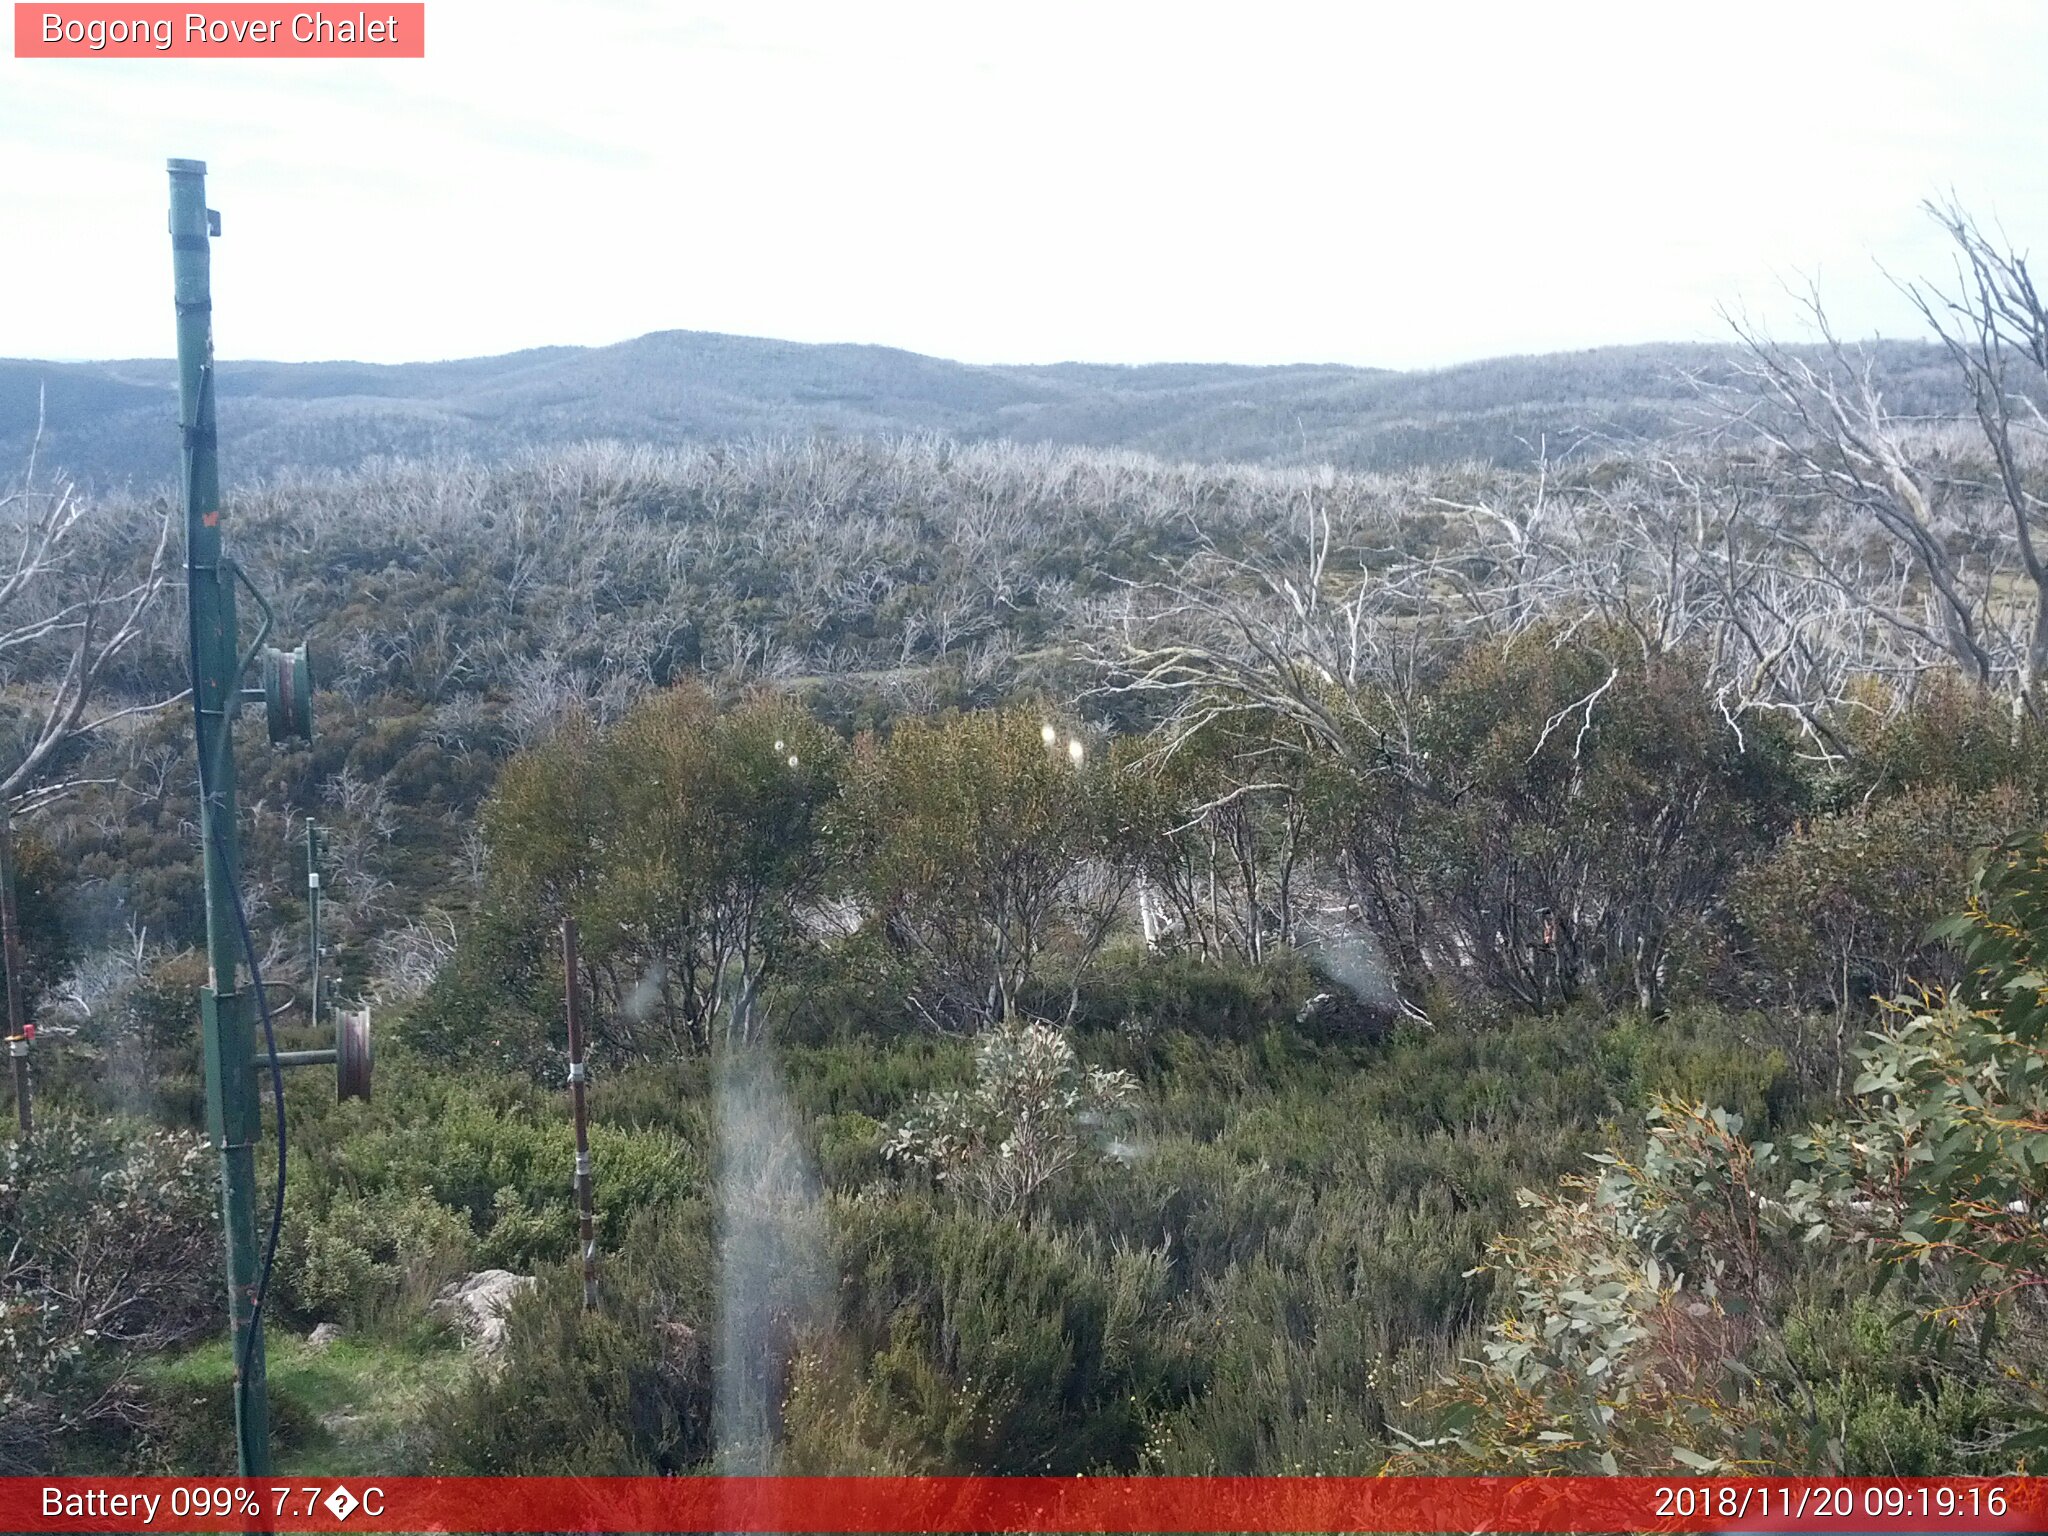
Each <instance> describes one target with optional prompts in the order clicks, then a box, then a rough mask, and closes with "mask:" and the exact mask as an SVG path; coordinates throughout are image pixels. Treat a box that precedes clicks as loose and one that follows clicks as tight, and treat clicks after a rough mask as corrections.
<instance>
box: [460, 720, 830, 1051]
mask: <svg viewBox="0 0 2048 1536" xmlns="http://www.w3.org/2000/svg"><path fill="white" fill-rule="evenodd" d="M839 758H840V749H839V744H838V741H837V739H836V738H834V737H833V736H832V735H831V734H830V733H829V732H827V731H826V730H825V729H824V728H823V727H822V726H820V725H819V724H818V723H817V722H816V721H815V720H814V719H812V717H811V716H810V715H809V714H808V713H806V712H805V711H804V710H803V709H801V708H800V707H798V706H795V705H793V704H791V703H790V702H789V701H787V700H784V699H778V698H775V697H773V696H767V695H763V696H760V697H757V698H754V699H750V700H748V701H745V702H743V703H741V704H740V705H739V706H738V707H736V708H733V709H729V710H723V711H721V710H720V709H718V708H717V706H716V704H715V702H714V701H713V700H712V698H711V696H710V695H709V694H708V693H706V692H705V691H704V690H703V689H701V688H698V687H682V688H674V689H670V690H667V691H665V692H663V693H659V694H655V695H652V696H651V697H649V698H647V699H645V700H643V701H642V702H641V703H640V704H638V705H637V706H635V708H634V709H633V710H632V711H631V712H630V713H628V714H627V715H626V717H625V718H624V719H623V720H621V721H620V722H619V724H618V725H617V726H615V727H614V728H613V729H611V730H608V731H603V732H599V731H596V730H594V729H593V728H591V727H590V726H589V725H587V724H585V723H580V722H579V723H575V724H572V725H571V726H569V727H568V728H566V729H564V730H563V731H561V732H559V733H557V734H556V735H555V736H554V737H552V738H551V739H550V740H548V741H547V742H546V743H545V744H543V745H542V746H540V747H538V748H536V749H534V750H533V751H531V752H529V753H527V754H525V755H523V756H521V757H520V758H518V759H515V760H514V762H513V763H512V764H510V765H509V766H508V768H507V770H506V772H505V774H504V776H503V778H502V780H501V781H500V784H499V788H498V792H497V795H496V796H495V798H494V799H493V800H492V802H491V804H490V806H489V807H488V809H487V812H486V817H485V830H486V834H487V837H488V839H489V843H490V848H491V855H492V858H493V860H494V861H495V865H496V868H497V871H498V885H497V888H496V890H495V892H494V896H493V900H494V903H495V906H496V908H497V910H498V911H499V912H501V913H504V914H506V915H507V916H509V915H510V914H512V913H514V912H518V913H521V914H523V921H524V925H525V926H526V928H527V931H529V932H531V931H533V930H535V929H544V928H547V927H551V926H552V923H551V920H552V919H555V918H559V917H561V916H565V915H566V916H574V917H575V918H577V919H578V921H579V923H580V925H581V928H582V933H583V943H582V949H581V953H580V956H579V958H580V960H581V962H582V964H583V965H584V966H585V968H586V974H585V976H584V977H583V978H581V980H582V982H583V984H585V985H586V986H589V987H590V989H591V991H592V994H593V997H594V999H595V1001H596V1003H597V1005H598V1008H597V1021H598V1030H599V1034H600V1038H602V1039H603V1040H605V1041H606V1042H607V1043H609V1044H611V1045H612V1046H614V1047H615V1048H616V1049H619V1050H621V1051H623V1052H625V1053H627V1054H628V1055H633V1056H659V1055H661V1054H664V1053H674V1052H677V1051H681V1050H687V1049H692V1048H694V1049H703V1048H706V1047H708V1046H709V1044H710V1043H711V1040H712V1037H713V1034H714V1031H715V1030H722V1031H724V1032H725V1033H726V1034H727V1035H729V1036H730V1037H732V1038H740V1039H744V1038H751V1036H752V1035H753V1034H754V1033H755V1032H756V1031H757V1030H758V1028H759V1026H760V1020H759V1019H758V1017H757V1013H758V1009H759V1005H760V999H761V986H762V983H763V980H764V978H765V977H766V976H767V974H768V973H769V972H770V971H771V970H772V968H773V967H774V966H775V965H776V964H777V963H778V962H779V961H781V960H782V959H783V958H785V957H786V955H787V954H788V952H789V951H790V950H791V948H793V947H794V946H795V945H796V944H797V942H798V941H799V939H800V937H801V929H800V925H799V919H798V914H799V912H800V911H801V910H802V909H803V908H804V907H805V906H806V905H807V904H808V903H809V902H810V901H812V900H813V899H814V898H815V897H816V896H817V894H818V892H819V890H820V887H821V884H822V881H823V878H824V871H825V863H824V850H823V847H822V844H821V837H820V834H821V828H820V819H821V816H822V813H823V810H824V807H825V806H826V804H827V803H828V802H829V801H830V800H831V799H832V797H833V795H834V794H835V792H836V790H837V782H838V772H839V766H838V765H839ZM514 921H515V922H516V921H519V920H518V919H515V920H514Z"/></svg>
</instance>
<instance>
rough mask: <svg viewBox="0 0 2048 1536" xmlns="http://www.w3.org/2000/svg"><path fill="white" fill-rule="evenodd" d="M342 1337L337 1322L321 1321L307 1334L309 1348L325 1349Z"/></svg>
mask: <svg viewBox="0 0 2048 1536" xmlns="http://www.w3.org/2000/svg"><path fill="white" fill-rule="evenodd" d="M340 1337H341V1328H340V1326H339V1325H338V1324H335V1323H320V1324H317V1325H315V1327H314V1329H313V1331H312V1332H311V1333H309V1334H307V1335H306V1347H307V1348H308V1349H325V1348H327V1346H328V1345H330V1344H332V1343H334V1342H335V1341H336V1340H337V1339H339V1338H340Z"/></svg>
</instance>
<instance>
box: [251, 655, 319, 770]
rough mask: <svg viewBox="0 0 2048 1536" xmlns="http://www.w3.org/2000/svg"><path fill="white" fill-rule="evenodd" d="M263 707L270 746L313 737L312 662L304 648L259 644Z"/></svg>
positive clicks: (308, 739) (307, 739)
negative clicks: (261, 646)
mask: <svg viewBox="0 0 2048 1536" xmlns="http://www.w3.org/2000/svg"><path fill="white" fill-rule="evenodd" d="M263 709H264V715H265V717H266V721H267V723H268V724H269V727H270V742H271V745H272V746H283V745H284V744H285V743H286V742H288V741H311V740H312V739H313V666H312V661H311V659H310V658H309V657H308V655H307V652H306V648H305V647H304V646H303V645H302V646H300V647H299V648H298V649H297V650H293V651H280V650H279V649H278V648H277V647H276V646H274V645H267V646H265V647H264V648H263Z"/></svg>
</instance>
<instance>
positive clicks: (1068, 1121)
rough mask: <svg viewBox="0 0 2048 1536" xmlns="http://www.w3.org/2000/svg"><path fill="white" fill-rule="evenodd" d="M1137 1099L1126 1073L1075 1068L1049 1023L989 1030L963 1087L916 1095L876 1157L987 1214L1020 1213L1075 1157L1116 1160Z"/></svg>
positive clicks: (1076, 1063) (1061, 1037) (1067, 1045)
mask: <svg viewBox="0 0 2048 1536" xmlns="http://www.w3.org/2000/svg"><path fill="white" fill-rule="evenodd" d="M1137 1098H1138V1085H1137V1082H1136V1081H1135V1080H1134V1079H1133V1078H1132V1077H1131V1076H1130V1074H1129V1073H1127V1072H1119V1071H1116V1070H1113V1069H1107V1070H1106V1069H1104V1068H1101V1067H1084V1066H1083V1065H1082V1064H1081V1061H1080V1058H1079V1057H1077V1056H1076V1055H1075V1054H1074V1047H1073V1044H1072V1042H1070V1041H1069V1040H1068V1039H1067V1038H1066V1037H1065V1036H1064V1035H1062V1034H1061V1033H1060V1032H1059V1031H1058V1030H1057V1029H1055V1028H1053V1027H1052V1026H1051V1025H1049V1024H1045V1023H1042V1022H1035V1021H1034V1022H1030V1023H1003V1024H998V1025H995V1026H994V1027H992V1028H991V1029H989V1030H987V1031H985V1032H984V1033H983V1035H982V1036H981V1039H980V1042H979V1044H978V1045H977V1046H976V1049H975V1053H974V1082H973V1084H972V1086H970V1087H968V1088H967V1089H965V1090H960V1091H940V1092H937V1093H934V1094H932V1095H930V1096H929V1097H927V1098H926V1099H924V1100H923V1101H922V1102H920V1103H919V1104H918V1105H917V1106H916V1107H915V1108H914V1109H912V1110H911V1112H910V1115H909V1117H908V1118H907V1119H905V1120H904V1122H903V1124H902V1125H901V1126H900V1127H898V1128H897V1130H896V1131H895V1132H894V1134H892V1135H891V1136H890V1137H889V1139H888V1140H887V1141H886V1142H885V1143H884V1144H883V1147H882V1151H883V1154H884V1155H885V1156H887V1157H890V1158H896V1159H900V1160H901V1161H904V1162H907V1163H911V1164H914V1165H916V1166H918V1167H922V1168H928V1169H930V1170H931V1172H932V1176H933V1177H934V1178H936V1179H937V1180H938V1181H939V1182H940V1183H941V1184H943V1185H944V1186H945V1187H946V1188H948V1189H950V1190H953V1191H954V1192H955V1193H958V1194H961V1195H964V1196H965V1197H967V1198H968V1199H971V1200H973V1201H974V1202H975V1203H976V1204H977V1205H979V1206H980V1207H981V1208H982V1209H983V1210H984V1211H987V1212H988V1213H990V1214H991V1215H996V1216H1011V1215H1019V1216H1021V1215H1024V1214H1026V1213H1028V1212H1029V1211H1030V1210H1031V1208H1032V1205H1033V1202H1034V1201H1035V1200H1036V1199H1037V1197H1038V1196H1039V1194H1040V1193H1041V1191H1043V1190H1044V1189H1045V1188H1046V1186H1048V1185H1049V1184H1051V1183H1052V1182H1053V1181H1054V1180H1056V1179H1058V1178H1059V1177H1060V1176H1061V1175H1062V1174H1064V1173H1066V1172H1067V1171H1068V1170H1069V1169H1070V1168H1072V1167H1073V1166H1074V1165H1075V1164H1076V1163H1077V1162H1078V1161H1080V1160H1081V1159H1082V1158H1083V1157H1085V1156H1091V1155H1092V1156H1096V1157H1109V1158H1112V1159H1114V1158H1116V1157H1117V1155H1118V1152H1119V1150H1122V1149H1123V1146H1124V1144H1122V1143H1119V1142H1117V1141H1115V1140H1114V1139H1113V1138H1115V1137H1116V1135H1117V1134H1118V1132H1119V1131H1120V1129H1121V1128H1122V1122H1123V1121H1124V1120H1125V1119H1126V1117H1128V1116H1129V1114H1130V1113H1131V1111H1132V1110H1133V1109H1134V1108H1135V1107H1136V1105H1137ZM1124 1155H1126V1156H1128V1155H1129V1154H1128V1152H1127V1151H1125V1153H1124Z"/></svg>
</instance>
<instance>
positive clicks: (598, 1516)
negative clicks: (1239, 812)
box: [0, 1475, 2048, 1536]
mask: <svg viewBox="0 0 2048 1536" xmlns="http://www.w3.org/2000/svg"><path fill="white" fill-rule="evenodd" d="M0 1530H6V1531H12V1532H27V1531H109V1532H111V1531H357V1530H365V1531H393V1532H396V1531H434V1532H471V1531H474V1532H489V1531H505V1532H541V1531H590V1532H642V1531H650V1532H651V1531H689V1532H699V1531H701V1532H719V1531H730V1532H849V1533H868V1532H875V1533H881V1532H974V1531H1017V1532H1046V1533H1069V1532H1073V1533H1078V1532H1154V1531H1157V1532H1194V1531H1218V1532H1220V1531H1258V1532H1267V1531H1272V1532H1279V1531H1292V1532H1301V1531H1311V1532H1312V1531H1415V1532H1424V1531H1428V1532H1436V1531H1499V1532H1511V1531H1516V1532H1543V1531H1552V1532H1571V1533H1576V1532H1610V1531H1612V1532H1663V1531H1671V1532H1678V1531H1750V1532H1758V1533H1763V1532H1795V1531H1797V1532H1804V1531H1832V1532H1837V1533H1840V1536H1864V1533H1874V1532H1909V1531H1911V1532H1956V1533H1962V1532H1973V1531H2004V1532H2021V1531H2032V1532H2040V1531H2048V1479H2044V1478H2024V1477H2015V1478H1714V1477H1694V1478H1678V1477H1669V1478H1649V1477H1547V1478H1505V1477H1472V1478H1422V1477H1386V1478H1352V1477H1267V1478H1259V1477H1089V1478H1052V1477H794V1478H773V1477H681V1478H643V1477H619V1478H566V1477H540V1478H460V1477H449V1478H348V1479H343V1480H340V1481H336V1480H334V1479H331V1478H305V1477H300V1478H293V1477H285V1476H281V1475H280V1476H275V1477H268V1478H261V1479H248V1480H240V1481H237V1480H234V1479H212V1480H207V1479H202V1478H103V1479H92V1478H61V1477H60V1478H7V1479H0Z"/></svg>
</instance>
